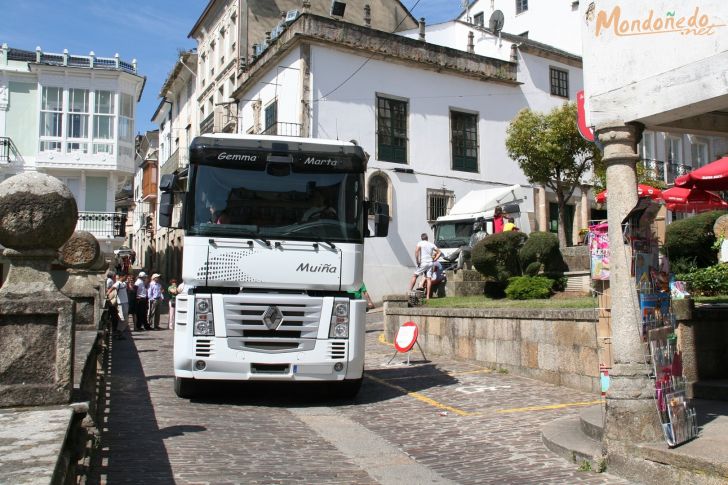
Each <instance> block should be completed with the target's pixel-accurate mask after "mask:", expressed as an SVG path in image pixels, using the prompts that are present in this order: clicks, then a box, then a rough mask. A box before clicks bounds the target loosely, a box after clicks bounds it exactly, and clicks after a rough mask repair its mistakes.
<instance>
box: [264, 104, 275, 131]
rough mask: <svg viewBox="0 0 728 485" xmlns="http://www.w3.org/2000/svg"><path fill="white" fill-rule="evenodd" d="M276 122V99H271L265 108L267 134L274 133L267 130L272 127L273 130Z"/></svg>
mask: <svg viewBox="0 0 728 485" xmlns="http://www.w3.org/2000/svg"><path fill="white" fill-rule="evenodd" d="M277 123H278V101H273V103H271V104H269V105H268V106H267V107H266V108H265V132H266V134H268V135H275V133H269V132H268V130H269V129H271V128H272V130H275V126H276V124H277Z"/></svg>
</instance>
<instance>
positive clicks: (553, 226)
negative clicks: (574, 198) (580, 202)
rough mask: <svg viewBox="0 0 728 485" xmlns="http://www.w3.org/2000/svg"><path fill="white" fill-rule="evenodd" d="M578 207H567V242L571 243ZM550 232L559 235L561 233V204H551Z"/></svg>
mask: <svg viewBox="0 0 728 485" xmlns="http://www.w3.org/2000/svg"><path fill="white" fill-rule="evenodd" d="M575 208H576V206H573V205H567V206H566V217H565V218H564V219H565V223H566V227H565V228H564V232H565V233H566V240H567V241H571V240H572V239H571V238H572V234H573V232H574V231H573V229H574V210H575ZM549 232H553V233H558V232H559V204H556V203H555V202H550V203H549Z"/></svg>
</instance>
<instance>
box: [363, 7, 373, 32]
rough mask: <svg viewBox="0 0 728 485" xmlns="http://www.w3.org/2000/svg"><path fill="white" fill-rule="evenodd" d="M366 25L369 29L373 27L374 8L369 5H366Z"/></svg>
mask: <svg viewBox="0 0 728 485" xmlns="http://www.w3.org/2000/svg"><path fill="white" fill-rule="evenodd" d="M364 25H366V26H367V27H371V26H372V7H370V6H369V4H368V3H367V4H366V5H364Z"/></svg>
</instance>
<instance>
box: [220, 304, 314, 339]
mask: <svg viewBox="0 0 728 485" xmlns="http://www.w3.org/2000/svg"><path fill="white" fill-rule="evenodd" d="M322 303H323V300H322V299H321V298H310V297H308V296H304V295H283V294H275V295H261V294H250V295H235V296H229V297H226V298H225V302H224V307H225V328H226V331H227V336H228V346H229V347H230V348H232V349H238V350H252V351H258V352H267V353H280V352H291V351H302V350H310V349H313V347H314V345H315V339H316V337H317V335H318V329H319V322H320V320H321V307H322ZM271 306H275V307H277V308H278V310H280V312H281V314H282V316H283V318H282V320H281V322H280V325H279V326H278V327H277V328H275V329H274V330H271V329H270V328H268V327H267V326H266V324H265V323H264V321H263V315H264V314H265V312H266V310H268V308H269V307H271Z"/></svg>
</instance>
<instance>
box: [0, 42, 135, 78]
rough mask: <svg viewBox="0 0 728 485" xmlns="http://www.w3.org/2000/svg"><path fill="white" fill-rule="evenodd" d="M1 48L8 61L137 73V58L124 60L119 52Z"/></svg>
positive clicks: (3, 57)
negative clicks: (102, 54) (105, 54)
mask: <svg viewBox="0 0 728 485" xmlns="http://www.w3.org/2000/svg"><path fill="white" fill-rule="evenodd" d="M1 50H2V52H0V54H1V55H0V58H2V59H7V60H8V61H21V62H34V63H37V64H46V65H50V66H68V67H83V68H91V69H113V70H119V71H123V72H128V73H130V74H136V73H137V62H136V59H133V60H132V61H131V62H126V61H122V60H121V59H120V58H119V54H116V55H114V57H97V56H96V55H94V54H93V52H92V53H91V54H89V55H87V56H84V55H75V54H69V53H68V51H64V52H63V53H53V52H43V51H42V50H41V49H40V47H38V48H37V49H36V50H35V51H26V50H23V49H14V48H10V47H7V46H3V47H2V49H1Z"/></svg>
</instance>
